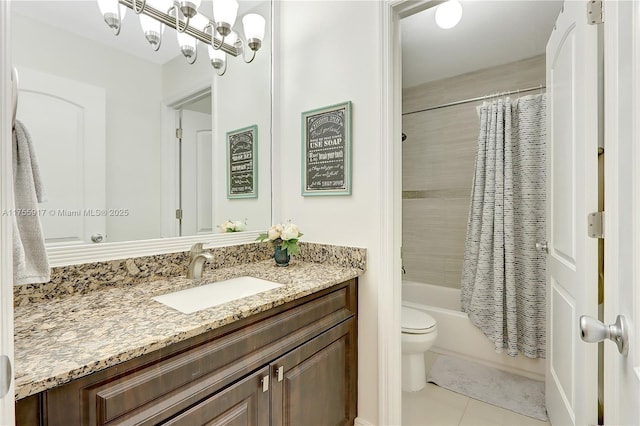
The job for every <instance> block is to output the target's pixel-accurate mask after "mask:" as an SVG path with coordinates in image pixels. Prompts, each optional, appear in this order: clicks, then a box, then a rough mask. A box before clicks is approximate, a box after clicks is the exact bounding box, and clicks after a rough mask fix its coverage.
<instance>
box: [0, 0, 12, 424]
mask: <svg viewBox="0 0 640 426" xmlns="http://www.w3.org/2000/svg"><path fill="white" fill-rule="evenodd" d="M8 21H9V3H8V2H0V64H2V65H1V66H0V102H2V104H1V105H0V170H2V173H0V211H4V210H9V209H12V208H13V207H14V205H13V196H12V195H13V192H12V191H11V190H10V188H12V187H13V176H12V174H11V173H7V170H10V169H11V162H12V152H11V151H12V149H11V143H10V142H9V141H10V140H11V124H10V121H11V109H12V105H11V97H12V96H11V83H10V81H9V63H10V60H9V51H8V49H7V47H8V46H9V26H8ZM12 230H13V218H12V217H11V216H9V215H2V214H0V425H11V424H14V384H13V371H12V369H11V368H10V366H11V365H13V363H14V362H13V361H14V359H13V244H12V242H13V239H12V238H11V235H12Z"/></svg>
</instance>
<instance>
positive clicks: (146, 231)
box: [11, 0, 271, 250]
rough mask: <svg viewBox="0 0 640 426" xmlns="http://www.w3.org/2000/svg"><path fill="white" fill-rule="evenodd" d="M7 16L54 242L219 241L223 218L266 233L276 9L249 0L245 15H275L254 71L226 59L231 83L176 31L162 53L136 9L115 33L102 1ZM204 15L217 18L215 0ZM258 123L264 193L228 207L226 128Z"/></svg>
mask: <svg viewBox="0 0 640 426" xmlns="http://www.w3.org/2000/svg"><path fill="white" fill-rule="evenodd" d="M11 8H12V15H11V29H12V62H13V64H14V65H15V66H16V67H17V69H18V72H19V75H20V91H19V96H20V98H19V99H20V100H19V105H18V113H17V119H18V120H20V121H22V122H23V123H24V124H25V126H26V127H27V129H28V130H29V132H30V133H31V136H32V140H33V143H34V145H35V148H36V152H37V156H38V160H39V162H40V168H41V172H42V175H43V179H44V184H45V190H46V193H47V199H48V201H47V202H46V203H43V204H41V205H40V206H39V207H40V209H41V210H40V211H39V214H40V217H41V220H42V224H43V228H44V233H45V238H46V241H47V245H48V247H56V249H58V248H60V247H67V246H73V247H74V250H77V249H78V248H79V247H78V246H81V245H95V244H97V243H106V242H124V241H136V240H147V239H157V238H167V237H181V236H193V235H202V241H211V240H212V239H215V236H213V235H211V234H212V233H217V232H219V229H218V228H219V225H220V224H222V223H224V222H226V221H228V220H231V221H242V222H244V223H246V229H247V230H264V229H266V228H267V227H268V226H269V224H270V222H271V218H270V216H271V170H270V158H271V34H270V33H271V30H270V28H271V4H270V2H269V1H251V2H243V1H241V2H240V9H239V11H238V20H240V19H241V17H242V16H243V15H245V14H247V13H257V14H259V15H261V16H263V17H264V18H265V19H266V21H267V24H266V28H267V30H266V33H265V39H264V41H263V42H262V46H261V48H260V50H259V51H258V52H257V55H256V57H255V60H254V61H253V62H252V63H250V64H246V63H244V61H243V60H242V56H239V57H232V56H231V55H227V70H226V73H225V75H224V76H222V77H220V76H218V75H216V71H215V70H214V68H213V67H212V63H211V61H210V59H209V55H208V53H207V46H204V45H202V43H199V45H198V47H197V50H198V58H197V60H196V62H195V63H194V64H193V65H190V64H188V63H187V60H186V59H185V57H184V56H183V53H181V49H180V47H179V46H178V42H177V37H176V31H175V29H172V28H165V29H164V32H163V34H162V44H161V46H160V48H159V50H158V51H157V52H155V51H154V50H153V48H152V46H151V45H150V44H149V42H148V41H147V38H146V37H145V35H144V34H143V31H142V27H141V24H140V19H139V17H138V16H137V15H136V14H135V13H132V11H131V10H128V12H129V13H127V14H125V16H124V18H123V19H122V22H121V29H120V34H119V35H118V36H114V32H113V30H112V29H111V28H109V27H108V26H107V25H106V24H105V22H104V19H103V16H102V14H101V12H100V9H99V7H98V4H97V2H96V1H51V0H48V1H30V0H16V1H13V2H12V5H11ZM199 10H200V11H201V12H202V13H204V14H205V15H207V16H209V17H211V16H212V2H211V1H210V0H209V1H207V0H205V1H203V2H202V5H201V6H200V8H199ZM234 30H240V31H241V30H242V26H241V25H238V24H236V26H235V27H234ZM241 37H244V35H243V34H241ZM253 125H256V126H257V128H258V136H259V137H258V141H257V145H258V150H257V157H258V161H257V167H258V169H257V170H255V172H256V173H257V176H258V184H257V185H258V191H257V193H258V197H257V198H252V199H227V194H226V182H227V161H226V155H227V152H226V134H227V132H231V131H234V130H237V129H241V128H244V127H247V126H253ZM177 129H182V131H179V130H177ZM178 136H181V138H180V137H178Z"/></svg>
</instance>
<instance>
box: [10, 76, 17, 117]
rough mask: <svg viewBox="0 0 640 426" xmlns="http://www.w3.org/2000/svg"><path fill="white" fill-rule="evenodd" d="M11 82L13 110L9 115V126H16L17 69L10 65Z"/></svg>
mask: <svg viewBox="0 0 640 426" xmlns="http://www.w3.org/2000/svg"><path fill="white" fill-rule="evenodd" d="M11 83H12V86H11V88H12V93H11V99H12V101H13V112H12V115H11V128H12V129H13V128H15V127H16V113H17V112H18V70H17V69H16V67H11Z"/></svg>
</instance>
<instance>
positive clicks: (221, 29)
mask: <svg viewBox="0 0 640 426" xmlns="http://www.w3.org/2000/svg"><path fill="white" fill-rule="evenodd" d="M237 16H238V2H237V0H214V2H213V20H214V21H215V22H216V30H217V31H218V33H219V34H220V35H221V36H223V37H224V36H226V35H227V34H229V33H230V32H231V27H233V24H235V22H236V17H237Z"/></svg>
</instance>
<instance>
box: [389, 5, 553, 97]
mask: <svg viewBox="0 0 640 426" xmlns="http://www.w3.org/2000/svg"><path fill="white" fill-rule="evenodd" d="M461 3H462V19H461V20H460V23H459V24H458V25H457V26H455V27H454V28H451V29H448V30H443V29H441V28H439V27H438V26H437V25H436V23H435V19H434V14H435V8H431V9H427V10H425V11H423V12H421V13H417V14H415V15H412V16H409V17H407V18H404V19H402V20H401V37H402V86H403V87H413V86H416V85H419V84H422V83H426V82H429V81H434V80H440V79H442V78H446V77H451V76H454V75H459V74H464V73H467V72H471V71H475V70H479V69H482V68H488V67H492V66H496V65H501V64H506V63H509V62H513V61H517V60H520V59H525V58H530V57H532V56H535V55H539V54H542V53H544V51H545V46H546V44H547V39H548V38H549V35H550V34H551V31H552V29H553V25H554V22H555V20H556V18H557V16H558V14H559V13H560V9H561V7H562V0H538V1H529V0H502V1H496V0H492V1H485V0H461Z"/></svg>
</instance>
